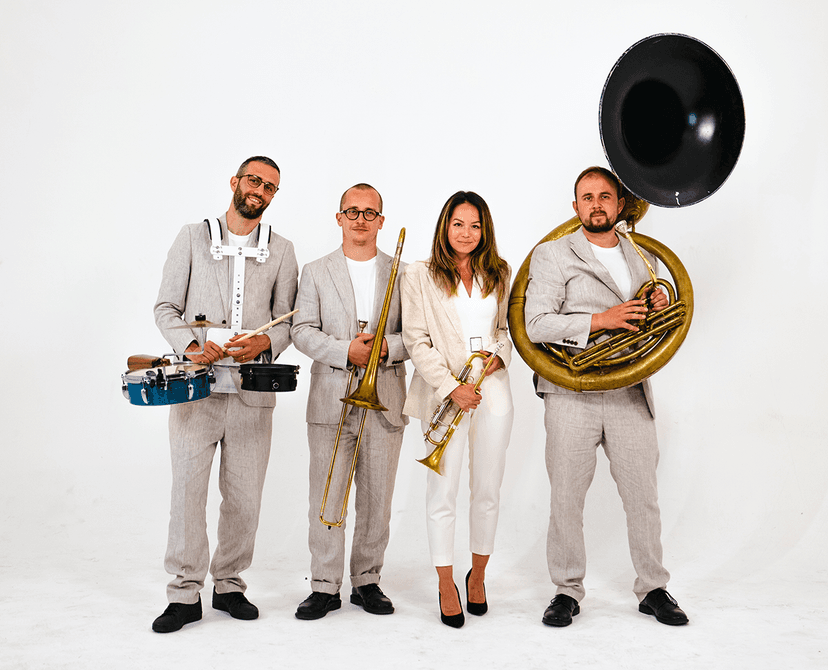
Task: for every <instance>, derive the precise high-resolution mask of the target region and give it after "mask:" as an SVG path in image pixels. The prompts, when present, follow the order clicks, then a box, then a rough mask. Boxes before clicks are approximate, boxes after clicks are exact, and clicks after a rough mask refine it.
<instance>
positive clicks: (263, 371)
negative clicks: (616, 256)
mask: <svg viewBox="0 0 828 670" xmlns="http://www.w3.org/2000/svg"><path fill="white" fill-rule="evenodd" d="M239 373H240V374H241V387H242V390H244V391H262V392H265V393H274V392H282V391H295V390H296V378H297V377H298V376H299V366H298V365H280V364H277V363H247V364H245V365H241V366H239Z"/></svg>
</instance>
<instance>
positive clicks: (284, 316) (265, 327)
mask: <svg viewBox="0 0 828 670" xmlns="http://www.w3.org/2000/svg"><path fill="white" fill-rule="evenodd" d="M298 311H299V310H298V309H294V310H293V311H292V312H288V313H287V314H282V316H280V317H278V318H276V319H273V321H271V322H270V323H266V324H265V325H263V326H262V327H261V328H256V330H254V331H252V332H250V333H247V334H246V335H242V336H241V337H240V338H239V339H238V340H236V341H235V342H233V345H236V344H238V343H239V342H241V341H242V340H247V339H250V338H251V337H253V336H255V335H258V334H260V333H263V332H264V331H266V330H270V329H271V328H273V326H275V325H276V324H277V323H281V322H282V321H284V320H285V319H289V318H290V317H292V316H293V315H294V314H296V312H298ZM231 349H232V347H231ZM221 350H222V351H223V352H224V353H225V354H226V353H228V352H227V349H226V348H224V347H222V348H221Z"/></svg>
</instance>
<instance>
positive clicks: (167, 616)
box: [152, 596, 201, 633]
mask: <svg viewBox="0 0 828 670" xmlns="http://www.w3.org/2000/svg"><path fill="white" fill-rule="evenodd" d="M200 619H201V596H199V597H198V602H196V603H193V604H192V605H185V604H184V603H170V604H169V605H167V609H165V610H164V613H163V614H162V615H161V616H160V617H158V618H157V619H156V620H155V621H153V622H152V629H153V630H154V631H155V632H156V633H172V632H174V631H177V630H181V629H182V628H183V627H184V626H185V625H186V624H188V623H193V621H199V620H200Z"/></svg>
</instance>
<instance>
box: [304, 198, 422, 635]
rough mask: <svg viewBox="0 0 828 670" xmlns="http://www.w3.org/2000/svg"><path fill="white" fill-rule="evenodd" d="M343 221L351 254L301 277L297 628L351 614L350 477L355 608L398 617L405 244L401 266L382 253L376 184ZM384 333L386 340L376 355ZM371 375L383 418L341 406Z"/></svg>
mask: <svg viewBox="0 0 828 670" xmlns="http://www.w3.org/2000/svg"><path fill="white" fill-rule="evenodd" d="M336 220H337V223H338V224H339V226H340V228H342V246H341V247H340V248H339V249H337V250H336V251H334V252H332V253H330V254H328V255H327V256H323V257H322V258H320V259H318V260H316V261H314V262H312V263H308V264H307V265H306V266H305V267H304V269H303V270H302V278H301V281H300V283H299V293H298V295H297V300H296V307H297V309H298V310H299V312H298V314H297V315H296V316H295V317H294V319H293V327H292V328H291V338H292V339H293V343H294V346H295V347H296V348H297V349H298V350H299V351H301V352H302V353H304V354H306V355H307V356H309V357H310V358H312V359H313V365H312V367H311V383H310V390H309V393H308V407H307V414H306V418H307V422H308V447H309V450H310V495H309V503H310V504H309V512H308V520H309V524H310V528H309V533H308V546H309V548H310V552H311V588H312V593H311V594H310V596H308V598H307V599H305V601H304V602H302V603H301V604H300V605H299V607H298V608H297V610H296V617H297V618H298V619H320V618H322V617H324V616H325V615H326V614H327V613H328V612H330V611H333V610H336V609H339V608H340V607H341V605H342V601H341V599H340V596H339V590H340V587H341V586H342V578H343V572H344V562H345V528H344V522H345V516H346V513H347V500H348V499H347V493H348V490H349V489H350V484H351V477H350V476H349V473H350V475H351V476H354V477H355V481H356V494H355V505H354V513H355V515H356V520H355V522H354V538H353V546H352V548H351V560H350V573H351V574H350V580H351V586H352V589H351V603H353V604H355V605H359V606H361V607H362V608H363V609H364V610H365V611H366V612H370V613H371V614H391V613H392V612H393V611H394V606H393V605H392V603H391V600H390V599H389V598H388V597H387V596H385V594H384V593H383V592H382V590H381V589H380V587H379V581H380V571H381V570H382V566H383V560H384V556H385V548H386V546H387V544H388V538H389V534H390V532H389V522H390V519H391V497H392V495H393V493H394V481H395V478H396V474H397V463H398V461H399V456H400V447H401V446H402V438H403V430H404V428H405V424H406V423H407V418H406V417H404V416H403V415H402V407H403V403H404V402H405V387H406V384H405V381H406V380H405V364H404V361H405V359H406V358H408V355H407V353H406V351H405V347H404V346H403V341H402V335H401V333H400V330H401V318H400V296H399V289H398V287H397V285H396V284H397V283H398V282H395V281H394V279H395V277H396V276H397V268H398V267H399V252H400V251H401V242H402V236H401V238H400V242H399V243H398V245H397V250H398V253H397V256H396V258H395V261H394V262H392V259H391V257H389V256H388V255H386V254H384V253H383V252H382V251H379V250H378V249H377V234H378V233H379V231H380V229H381V228H382V225H383V222H384V221H385V217H384V216H383V215H382V198H381V197H380V194H379V193H378V192H377V190H376V189H374V188H373V187H372V186H369V185H368V184H357V185H356V186H352V187H351V188H349V189H348V190H347V191H345V193H344V194H343V195H342V198H341V200H340V203H339V212H338V213H337V215H336ZM392 282H393V283H392ZM383 324H384V326H385V327H384V332H381V331H382V326H383ZM377 332H381V334H382V336H383V339H382V340H381V342H380V343H378V344H377V346H376V347H375V346H374V334H375V333H377ZM363 371H364V375H365V376H364V378H363V379H364V380H367V381H368V383H369V384H370V380H371V377H369V371H374V372H375V377H374V379H375V382H374V385H373V387H372V388H371V389H370V391H372V392H373V394H374V395H375V396H376V397H377V399H378V400H379V403H378V404H379V406H380V407H381V409H379V410H375V409H365V408H364V407H365V406H367V405H364V406H354V405H350V404H346V403H343V402H342V401H341V399H342V398H344V397H350V394H352V393H356V389H359V390H360V391H361V390H362V389H363V387H364V384H363V383H361V382H360V377H362V374H361V373H362V372H363ZM352 373H353V374H352ZM357 383H359V386H358V387H357ZM369 404H370V403H369ZM337 422H338V423H337ZM334 453H335V454H336V458H334ZM355 454H357V456H356V459H355V458H354V457H355ZM323 501H324V503H323ZM323 519H324V521H323Z"/></svg>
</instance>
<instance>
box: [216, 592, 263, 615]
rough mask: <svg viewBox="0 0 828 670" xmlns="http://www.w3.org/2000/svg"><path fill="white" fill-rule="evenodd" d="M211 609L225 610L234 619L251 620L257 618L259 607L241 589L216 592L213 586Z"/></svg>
mask: <svg viewBox="0 0 828 670" xmlns="http://www.w3.org/2000/svg"><path fill="white" fill-rule="evenodd" d="M213 609H214V610H221V611H222V612H227V613H228V614H229V615H230V616H231V617H233V618H234V619H243V620H244V621H251V620H253V619H258V618H259V608H258V607H256V606H255V605H254V604H253V603H251V602H250V601H249V600H248V599H247V598H245V597H244V594H243V593H242V592H241V591H230V593H216V587H215V586H214V587H213Z"/></svg>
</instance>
